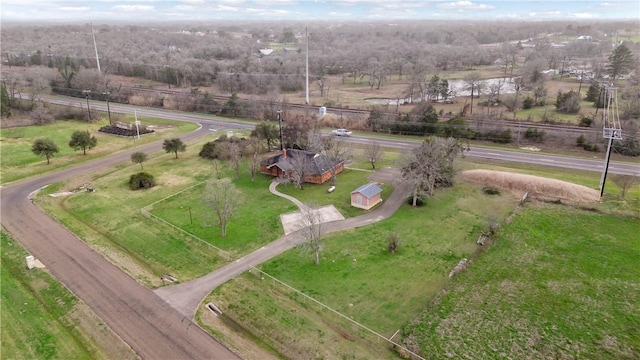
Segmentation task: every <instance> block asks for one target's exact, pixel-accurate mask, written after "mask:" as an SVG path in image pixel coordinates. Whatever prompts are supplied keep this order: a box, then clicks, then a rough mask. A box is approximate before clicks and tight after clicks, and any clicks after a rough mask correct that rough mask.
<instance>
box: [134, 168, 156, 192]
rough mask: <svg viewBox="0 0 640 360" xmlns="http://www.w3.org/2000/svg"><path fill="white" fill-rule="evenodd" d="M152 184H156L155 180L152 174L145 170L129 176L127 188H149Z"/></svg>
mask: <svg viewBox="0 0 640 360" xmlns="http://www.w3.org/2000/svg"><path fill="white" fill-rule="evenodd" d="M154 186H156V182H155V179H154V178H153V175H151V174H149V173H146V172H139V173H137V174H133V175H131V177H130V178H129V189H131V190H138V189H150V188H152V187H154Z"/></svg>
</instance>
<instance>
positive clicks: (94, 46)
mask: <svg viewBox="0 0 640 360" xmlns="http://www.w3.org/2000/svg"><path fill="white" fill-rule="evenodd" d="M91 35H92V36H93V48H94V49H95V50H96V64H97V66H98V73H99V74H100V73H102V71H101V70H100V58H99V57H98V44H96V33H95V31H93V24H91Z"/></svg>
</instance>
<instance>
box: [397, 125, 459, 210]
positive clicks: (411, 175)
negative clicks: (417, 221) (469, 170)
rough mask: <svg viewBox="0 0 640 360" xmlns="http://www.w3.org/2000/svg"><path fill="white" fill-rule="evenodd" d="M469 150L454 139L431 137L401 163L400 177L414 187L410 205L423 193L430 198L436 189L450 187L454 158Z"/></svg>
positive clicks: (415, 202)
mask: <svg viewBox="0 0 640 360" xmlns="http://www.w3.org/2000/svg"><path fill="white" fill-rule="evenodd" d="M465 150H468V147H467V146H466V145H464V144H463V143H461V142H460V141H458V140H457V139H455V138H440V137H432V138H429V139H427V140H426V141H425V142H423V143H422V144H420V146H419V147H417V148H415V149H413V151H411V153H410V154H408V156H407V157H406V158H405V159H404V160H403V161H404V166H402V169H401V174H402V177H403V179H405V180H407V181H408V182H409V183H410V184H411V185H412V186H413V206H416V205H417V203H418V197H419V196H420V195H422V194H427V195H429V196H433V194H434V190H435V188H436V187H438V186H451V185H452V184H453V177H454V175H455V168H454V167H453V162H454V159H455V158H456V157H457V156H458V155H461V154H462V153H463V152H464V151H465Z"/></svg>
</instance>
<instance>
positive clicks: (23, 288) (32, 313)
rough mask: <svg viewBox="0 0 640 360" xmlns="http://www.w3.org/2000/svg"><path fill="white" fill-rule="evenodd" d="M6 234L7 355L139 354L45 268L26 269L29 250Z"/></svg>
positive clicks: (4, 328)
mask: <svg viewBox="0 0 640 360" xmlns="http://www.w3.org/2000/svg"><path fill="white" fill-rule="evenodd" d="M0 236H1V238H2V264H1V267H0V270H1V271H0V279H1V281H2V286H1V289H2V291H0V294H1V296H0V299H1V300H2V306H1V307H0V308H1V311H0V314H1V319H2V331H1V332H0V333H1V338H2V358H3V359H113V358H118V359H135V358H136V356H135V354H134V353H133V352H132V351H131V350H130V349H129V348H128V347H127V346H126V344H124V343H123V342H122V341H121V340H119V339H118V338H117V337H116V336H115V335H114V334H113V333H111V330H110V329H109V328H107V327H106V326H105V325H104V324H103V323H102V322H101V321H100V319H98V318H97V317H96V316H95V315H94V314H93V313H92V312H91V310H89V308H88V307H86V306H85V305H84V304H83V303H82V302H80V301H79V300H78V299H77V298H76V297H75V296H73V294H71V293H70V292H69V291H68V290H67V289H66V288H65V287H64V286H62V284H60V283H58V282H57V281H56V280H55V279H54V278H53V277H52V276H51V275H50V274H49V273H48V272H47V271H46V270H42V269H37V268H36V269H32V270H28V269H27V267H26V264H25V256H26V255H28V253H27V252H26V251H25V250H24V249H23V248H22V247H21V246H20V245H19V244H18V243H17V242H16V241H15V240H14V239H13V238H11V236H9V235H8V234H7V233H6V232H4V231H2V232H1V233H0Z"/></svg>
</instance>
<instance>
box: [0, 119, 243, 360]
mask: <svg viewBox="0 0 640 360" xmlns="http://www.w3.org/2000/svg"><path fill="white" fill-rule="evenodd" d="M207 133H208V130H207V129H200V130H199V131H196V132H194V133H191V134H188V135H186V136H184V137H183V141H185V142H186V141H190V140H192V139H194V138H197V137H198V136H202V135H204V134H207ZM160 149H161V145H160V144H158V143H155V144H149V145H145V146H143V147H139V148H137V149H135V150H130V151H126V152H123V153H119V154H116V155H114V156H111V157H109V158H104V159H100V160H97V161H94V162H91V163H86V164H82V165H78V166H75V167H72V168H69V169H65V170H62V171H58V172H55V173H51V174H47V175H43V176H40V177H38V178H34V179H29V180H26V181H21V182H18V183H14V184H11V185H8V186H4V187H2V188H1V189H0V196H1V197H2V201H1V204H0V206H1V207H0V209H1V211H2V218H1V222H2V226H3V227H4V228H5V229H6V230H7V231H8V232H9V233H11V234H12V235H13V236H14V237H15V238H16V239H17V240H18V241H20V243H22V244H23V245H24V246H25V247H26V248H27V250H28V251H29V252H30V253H31V254H32V255H34V256H35V257H36V258H37V259H39V260H40V261H41V262H42V263H43V264H44V265H45V266H46V267H47V268H48V269H49V271H51V273H52V274H53V275H54V276H55V277H56V278H57V279H58V280H59V281H61V282H62V283H63V284H64V285H65V286H66V287H67V288H69V289H70V290H71V291H72V292H73V293H74V294H75V295H76V296H77V297H79V298H80V299H81V300H82V301H84V302H85V303H86V304H87V305H88V306H89V307H90V308H91V309H92V310H93V311H94V312H95V313H96V315H98V316H99V317H100V318H101V319H102V320H103V321H104V322H105V323H106V324H107V325H108V326H109V327H110V328H111V329H112V330H113V331H114V332H115V333H116V334H117V335H118V336H120V337H121V338H122V339H123V340H124V341H125V342H126V343H127V344H129V346H131V348H132V349H133V351H134V352H135V353H136V354H138V355H139V356H140V357H141V358H143V359H239V357H237V356H236V355H235V354H234V353H233V352H231V351H230V350H229V349H227V348H226V347H224V346H223V345H221V344H220V343H219V342H218V341H216V340H215V339H214V338H213V337H212V336H211V335H209V334H208V333H207V332H205V331H204V330H202V329H201V328H200V327H198V326H197V325H196V324H195V323H194V322H193V321H192V320H191V318H190V317H185V316H183V315H182V314H180V313H179V312H178V311H176V310H175V309H174V308H172V307H171V306H170V305H169V304H167V303H166V302H165V301H164V300H163V299H161V298H160V297H158V296H157V295H156V294H155V293H154V292H153V291H151V290H150V289H147V288H145V287H144V286H142V285H140V284H139V283H137V282H136V281H135V280H133V279H132V278H130V277H129V276H128V275H126V274H125V273H124V272H123V271H122V270H120V269H119V268H117V267H115V266H114V265H113V264H111V263H110V262H109V261H107V260H106V259H105V258H104V257H102V256H101V255H100V254H98V253H96V252H95V251H93V250H92V249H91V248H89V247H88V246H87V245H86V244H85V243H84V242H83V241H82V240H80V239H79V238H77V237H76V236H75V235H74V234H73V233H71V232H69V231H68V230H67V229H66V228H64V227H63V226H61V225H60V224H58V223H57V222H55V221H54V220H53V219H51V218H50V217H49V216H47V215H46V214H45V213H43V212H42V211H40V210H39V208H38V207H36V206H35V205H34V204H32V203H31V201H30V199H29V196H30V194H31V193H32V192H33V191H34V190H37V189H39V188H41V187H42V186H44V185H47V184H50V183H53V182H56V181H60V180H64V179H68V178H72V177H74V176H80V175H82V174H86V173H92V172H95V171H98V170H100V169H101V168H104V167H106V166H109V165H113V164H116V163H121V162H126V161H129V158H130V156H131V153H132V152H133V151H145V152H149V151H157V150H160Z"/></svg>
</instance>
